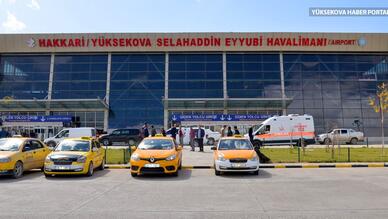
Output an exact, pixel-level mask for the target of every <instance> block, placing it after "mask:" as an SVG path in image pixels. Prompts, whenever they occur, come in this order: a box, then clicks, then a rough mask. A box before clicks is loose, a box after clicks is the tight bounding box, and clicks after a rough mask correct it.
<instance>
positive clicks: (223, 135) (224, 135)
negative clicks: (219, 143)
mask: <svg viewBox="0 0 388 219" xmlns="http://www.w3.org/2000/svg"><path fill="white" fill-rule="evenodd" d="M227 134H228V129H227V128H226V125H224V126H222V128H221V138H222V137H226V136H227Z"/></svg>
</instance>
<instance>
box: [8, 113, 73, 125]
mask: <svg viewBox="0 0 388 219" xmlns="http://www.w3.org/2000/svg"><path fill="white" fill-rule="evenodd" d="M4 121H6V122H65V123H69V122H71V116H61V115H58V116H27V115H9V116H6V117H5V118H4Z"/></svg>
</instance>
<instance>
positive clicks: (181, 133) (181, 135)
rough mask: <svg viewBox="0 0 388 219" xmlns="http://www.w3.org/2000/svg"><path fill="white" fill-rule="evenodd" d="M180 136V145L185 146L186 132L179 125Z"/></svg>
mask: <svg viewBox="0 0 388 219" xmlns="http://www.w3.org/2000/svg"><path fill="white" fill-rule="evenodd" d="M178 136H179V145H182V146H183V138H184V137H185V132H184V131H183V129H182V126H179V132H178Z"/></svg>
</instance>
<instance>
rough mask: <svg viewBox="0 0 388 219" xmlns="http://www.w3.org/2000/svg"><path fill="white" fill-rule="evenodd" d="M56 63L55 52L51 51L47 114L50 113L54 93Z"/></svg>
mask: <svg viewBox="0 0 388 219" xmlns="http://www.w3.org/2000/svg"><path fill="white" fill-rule="evenodd" d="M54 65H55V54H54V53H51V58H50V73H49V86H48V94H47V100H48V104H46V115H50V108H51V106H50V104H51V103H50V101H51V98H52V93H53V81H54Z"/></svg>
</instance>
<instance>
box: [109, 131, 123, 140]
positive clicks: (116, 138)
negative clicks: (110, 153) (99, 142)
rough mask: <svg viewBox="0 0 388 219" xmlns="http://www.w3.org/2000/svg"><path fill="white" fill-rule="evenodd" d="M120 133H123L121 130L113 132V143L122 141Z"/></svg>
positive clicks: (111, 137)
mask: <svg viewBox="0 0 388 219" xmlns="http://www.w3.org/2000/svg"><path fill="white" fill-rule="evenodd" d="M120 133H121V130H115V131H113V132H112V134H111V136H110V141H111V142H112V143H113V142H120V137H121V136H120Z"/></svg>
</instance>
